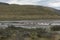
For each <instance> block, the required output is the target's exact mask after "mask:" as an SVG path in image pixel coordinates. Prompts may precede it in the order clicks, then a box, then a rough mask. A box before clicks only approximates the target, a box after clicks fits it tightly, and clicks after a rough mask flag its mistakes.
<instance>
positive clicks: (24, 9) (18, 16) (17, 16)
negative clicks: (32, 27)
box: [0, 4, 60, 20]
mask: <svg viewBox="0 0 60 40" xmlns="http://www.w3.org/2000/svg"><path fill="white" fill-rule="evenodd" d="M57 11H58V10H56V9H53V8H49V7H43V6H35V5H16V4H11V5H7V4H4V5H3V4H0V20H39V19H60V14H59V12H57Z"/></svg>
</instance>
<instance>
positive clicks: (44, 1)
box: [0, 0, 60, 9]
mask: <svg viewBox="0 0 60 40" xmlns="http://www.w3.org/2000/svg"><path fill="white" fill-rule="evenodd" d="M0 2H6V3H9V4H20V5H26V4H27V5H44V6H49V7H53V8H56V9H60V0H0Z"/></svg>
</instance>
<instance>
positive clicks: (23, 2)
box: [8, 0, 41, 5]
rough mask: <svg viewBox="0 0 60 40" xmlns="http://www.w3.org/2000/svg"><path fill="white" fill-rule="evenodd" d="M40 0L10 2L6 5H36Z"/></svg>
mask: <svg viewBox="0 0 60 40" xmlns="http://www.w3.org/2000/svg"><path fill="white" fill-rule="evenodd" d="M39 1H41V0H13V1H12V0H10V1H9V2H8V3H9V4H20V5H26V4H29V5H37V4H36V3H37V2H39Z"/></svg>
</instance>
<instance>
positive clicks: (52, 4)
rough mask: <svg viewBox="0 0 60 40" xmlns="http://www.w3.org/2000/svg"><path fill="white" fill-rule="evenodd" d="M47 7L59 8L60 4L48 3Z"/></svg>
mask: <svg viewBox="0 0 60 40" xmlns="http://www.w3.org/2000/svg"><path fill="white" fill-rule="evenodd" d="M48 6H50V7H59V6H60V2H52V3H49V4H48Z"/></svg>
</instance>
